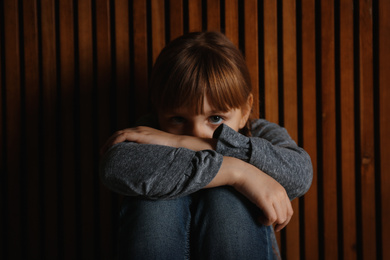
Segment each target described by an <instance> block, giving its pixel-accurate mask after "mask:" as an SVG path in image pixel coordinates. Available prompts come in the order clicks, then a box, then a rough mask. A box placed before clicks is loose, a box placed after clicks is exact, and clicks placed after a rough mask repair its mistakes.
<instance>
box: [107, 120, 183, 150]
mask: <svg viewBox="0 0 390 260" xmlns="http://www.w3.org/2000/svg"><path fill="white" fill-rule="evenodd" d="M178 139H179V136H177V135H174V134H170V133H167V132H163V131H160V130H157V129H154V128H151V127H146V126H138V127H133V128H127V129H124V130H121V131H117V132H115V133H114V134H113V135H112V136H111V137H110V138H109V139H108V140H107V142H106V143H105V144H104V145H103V146H102V148H101V149H100V154H101V155H103V154H104V153H105V152H106V151H107V150H108V149H109V148H110V147H111V146H113V145H114V144H117V143H121V142H125V141H129V142H135V143H139V144H158V145H166V146H172V147H177V142H178Z"/></svg>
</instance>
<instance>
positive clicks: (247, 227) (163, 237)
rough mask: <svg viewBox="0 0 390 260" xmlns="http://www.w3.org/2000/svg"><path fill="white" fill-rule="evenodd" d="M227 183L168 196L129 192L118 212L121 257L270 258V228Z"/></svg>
mask: <svg viewBox="0 0 390 260" xmlns="http://www.w3.org/2000/svg"><path fill="white" fill-rule="evenodd" d="M259 214H260V211H259V209H258V208H256V207H255V206H254V205H253V204H252V203H250V202H249V201H248V200H247V199H246V198H245V197H243V196H242V195H241V194H240V193H238V192H236V191H235V190H234V189H232V188H230V187H218V188H213V189H205V190H201V191H199V192H196V193H194V194H192V195H188V196H185V197H180V198H176V199H172V200H147V199H140V198H135V197H127V198H125V200H124V204H123V207H122V210H121V214H120V223H121V224H120V228H119V233H118V235H119V237H118V258H119V259H148V260H149V259H170V260H174V259H273V258H274V253H273V250H272V246H273V241H272V236H273V231H272V227H266V226H263V225H261V224H259V223H258V221H257V218H258V216H259Z"/></svg>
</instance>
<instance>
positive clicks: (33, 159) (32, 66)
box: [23, 1, 42, 258]
mask: <svg viewBox="0 0 390 260" xmlns="http://www.w3.org/2000/svg"><path fill="white" fill-rule="evenodd" d="M23 26H24V30H23V32H24V63H25V89H26V95H25V97H26V106H25V114H26V128H27V129H28V131H26V154H27V161H26V169H28V173H27V183H28V186H27V212H28V218H27V228H28V230H27V234H26V235H27V241H28V243H27V248H26V252H27V255H29V256H34V257H36V258H42V256H41V251H40V249H41V244H42V241H41V240H40V239H39V238H37V234H40V232H41V230H40V223H41V222H40V219H41V216H40V207H41V205H40V202H41V201H40V198H39V187H40V183H39V176H40V174H41V171H40V165H39V161H40V157H41V156H42V155H41V154H39V152H38V151H40V147H41V144H40V143H39V101H40V99H39V94H40V93H39V91H40V90H39V69H38V68H39V62H38V61H39V56H38V25H37V5H36V1H23Z"/></svg>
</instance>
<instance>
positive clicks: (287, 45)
mask: <svg viewBox="0 0 390 260" xmlns="http://www.w3.org/2000/svg"><path fill="white" fill-rule="evenodd" d="M282 8H283V9H282V11H283V90H284V94H283V97H284V127H285V128H286V129H287V131H288V132H289V134H290V136H291V137H292V138H293V139H294V140H295V141H296V142H298V97H297V46H296V6H295V1H283V3H282ZM292 206H293V210H294V215H293V217H292V219H291V221H290V223H289V224H288V226H287V228H286V241H287V244H286V245H285V251H286V258H287V259H300V252H299V249H300V239H299V237H300V236H299V234H300V230H299V200H298V199H295V200H293V201H292Z"/></svg>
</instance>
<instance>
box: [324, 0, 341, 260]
mask: <svg viewBox="0 0 390 260" xmlns="http://www.w3.org/2000/svg"><path fill="white" fill-rule="evenodd" d="M333 7H334V4H333V1H322V2H321V90H322V91H321V96H322V115H321V117H322V118H321V120H322V123H321V124H322V147H323V151H322V155H323V156H322V162H323V163H322V165H323V168H322V174H323V177H322V181H323V183H322V185H323V200H324V204H323V220H324V223H321V224H323V225H324V234H323V236H324V242H325V244H324V254H325V258H327V259H337V256H338V247H337V233H338V232H337V175H336V174H337V165H336V160H337V159H336V111H335V110H336V103H335V97H336V94H335V71H334V68H335V61H334V57H335V55H334V53H335V49H334V41H335V39H334V9H333Z"/></svg>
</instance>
